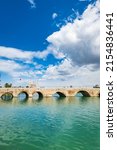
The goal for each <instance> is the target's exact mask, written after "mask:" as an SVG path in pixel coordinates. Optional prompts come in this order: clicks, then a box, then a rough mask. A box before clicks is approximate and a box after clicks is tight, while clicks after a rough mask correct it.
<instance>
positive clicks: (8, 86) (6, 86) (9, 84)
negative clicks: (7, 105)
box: [4, 83, 12, 88]
mask: <svg viewBox="0 0 117 150" xmlns="http://www.w3.org/2000/svg"><path fill="white" fill-rule="evenodd" d="M4 87H5V88H10V87H12V84H11V83H5V85H4Z"/></svg>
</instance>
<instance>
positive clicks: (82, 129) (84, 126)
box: [0, 97, 100, 150]
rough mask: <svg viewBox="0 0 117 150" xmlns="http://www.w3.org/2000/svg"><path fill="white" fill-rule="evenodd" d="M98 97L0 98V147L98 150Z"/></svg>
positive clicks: (15, 149) (11, 149)
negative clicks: (7, 99) (8, 99)
mask: <svg viewBox="0 0 117 150" xmlns="http://www.w3.org/2000/svg"><path fill="white" fill-rule="evenodd" d="M99 147H100V99H99V98H98V97H88V98H86V97H66V98H64V99H56V98H43V99H42V100H41V101H35V100H32V99H28V100H27V101H26V102H22V101H19V100H18V99H13V100H12V101H3V100H0V150H99V149H100V148H99Z"/></svg>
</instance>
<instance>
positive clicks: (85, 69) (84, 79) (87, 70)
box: [42, 58, 99, 86]
mask: <svg viewBox="0 0 117 150" xmlns="http://www.w3.org/2000/svg"><path fill="white" fill-rule="evenodd" d="M94 67H95V65H91V64H90V65H84V66H81V67H79V66H77V65H75V66H74V65H73V62H72V61H71V60H70V59H67V58H66V59H64V60H63V61H62V62H61V63H60V64H57V65H50V66H49V67H48V68H47V70H45V72H44V75H43V77H42V79H43V81H46V82H49V81H50V82H52V83H53V82H54V81H56V84H55V85H59V86H61V85H65V86H68V85H74V86H92V85H94V84H95V83H99V70H95V71H92V68H94ZM53 84H54V83H53Z"/></svg>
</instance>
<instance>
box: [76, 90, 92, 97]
mask: <svg viewBox="0 0 117 150" xmlns="http://www.w3.org/2000/svg"><path fill="white" fill-rule="evenodd" d="M76 95H79V96H84V97H90V96H91V95H90V93H89V92H87V91H84V90H81V91H78V92H77V93H76Z"/></svg>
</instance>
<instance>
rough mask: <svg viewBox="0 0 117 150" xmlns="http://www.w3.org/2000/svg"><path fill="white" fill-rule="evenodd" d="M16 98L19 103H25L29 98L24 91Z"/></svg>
mask: <svg viewBox="0 0 117 150" xmlns="http://www.w3.org/2000/svg"><path fill="white" fill-rule="evenodd" d="M17 97H18V99H19V100H21V101H26V100H27V99H28V98H29V95H28V93H27V92H26V91H21V92H20V93H19V94H18V96H17Z"/></svg>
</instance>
